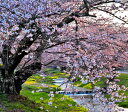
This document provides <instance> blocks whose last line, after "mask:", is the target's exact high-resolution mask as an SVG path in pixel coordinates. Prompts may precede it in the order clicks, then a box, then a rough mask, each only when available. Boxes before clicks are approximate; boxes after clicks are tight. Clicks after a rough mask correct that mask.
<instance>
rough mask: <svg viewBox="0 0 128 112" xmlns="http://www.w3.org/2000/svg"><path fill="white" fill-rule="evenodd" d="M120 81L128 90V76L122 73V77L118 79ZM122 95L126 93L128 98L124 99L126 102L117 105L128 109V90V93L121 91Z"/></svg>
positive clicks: (127, 91)
mask: <svg viewBox="0 0 128 112" xmlns="http://www.w3.org/2000/svg"><path fill="white" fill-rule="evenodd" d="M118 79H119V80H120V81H119V82H118V84H119V85H121V86H122V85H124V86H125V87H127V88H128V74H124V73H121V74H120V76H119V77H118ZM121 93H124V95H125V96H127V98H125V99H124V101H122V102H119V103H117V104H118V105H119V106H121V107H126V108H128V90H126V91H121Z"/></svg>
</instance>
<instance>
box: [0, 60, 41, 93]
mask: <svg viewBox="0 0 128 112" xmlns="http://www.w3.org/2000/svg"><path fill="white" fill-rule="evenodd" d="M40 69H41V63H40V62H36V63H32V64H31V65H29V66H27V67H25V68H24V69H22V70H19V71H17V72H16V73H15V74H11V73H10V74H9V73H8V71H5V70H2V69H0V70H1V74H0V92H1V93H6V94H13V95H15V94H20V90H21V89H22V84H23V83H24V82H25V81H26V80H27V79H28V78H29V77H30V76H31V75H32V74H34V73H36V72H37V71H39V70H40ZM7 73H8V74H7Z"/></svg>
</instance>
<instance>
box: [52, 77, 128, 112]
mask: <svg viewBox="0 0 128 112" xmlns="http://www.w3.org/2000/svg"><path fill="white" fill-rule="evenodd" d="M54 84H55V85H58V86H60V87H61V88H62V91H59V94H64V95H68V96H69V97H71V98H72V99H73V100H74V101H75V102H76V103H77V104H79V105H82V106H83V107H85V108H88V112H128V109H125V108H122V107H117V106H115V108H113V107H112V104H111V103H110V104H105V103H103V102H100V101H98V100H97V99H94V97H93V95H94V93H93V92H92V90H91V89H85V88H81V87H76V86H74V85H72V82H68V83H67V80H66V78H58V79H54ZM117 108H119V110H117ZM115 109H116V111H115Z"/></svg>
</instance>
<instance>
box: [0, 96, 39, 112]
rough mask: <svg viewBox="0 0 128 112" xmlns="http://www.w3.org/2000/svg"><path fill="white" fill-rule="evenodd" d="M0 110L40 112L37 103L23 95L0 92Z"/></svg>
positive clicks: (8, 111) (6, 111)
mask: <svg viewBox="0 0 128 112" xmlns="http://www.w3.org/2000/svg"><path fill="white" fill-rule="evenodd" d="M0 105H1V108H0V112H14V111H15V112H18V111H19V112H20V111H24V112H40V111H41V110H40V108H39V107H40V106H39V104H36V103H34V102H33V101H31V100H29V99H28V98H26V97H23V96H8V95H5V94H0Z"/></svg>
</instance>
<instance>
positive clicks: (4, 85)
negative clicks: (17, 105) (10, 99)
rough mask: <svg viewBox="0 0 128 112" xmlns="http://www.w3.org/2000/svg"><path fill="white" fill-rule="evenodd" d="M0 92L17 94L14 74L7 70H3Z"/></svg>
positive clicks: (0, 76) (0, 77)
mask: <svg viewBox="0 0 128 112" xmlns="http://www.w3.org/2000/svg"><path fill="white" fill-rule="evenodd" d="M0 92H2V93H6V94H17V92H16V90H15V82H14V74H12V73H10V74H9V73H8V71H7V70H1V74H0Z"/></svg>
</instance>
